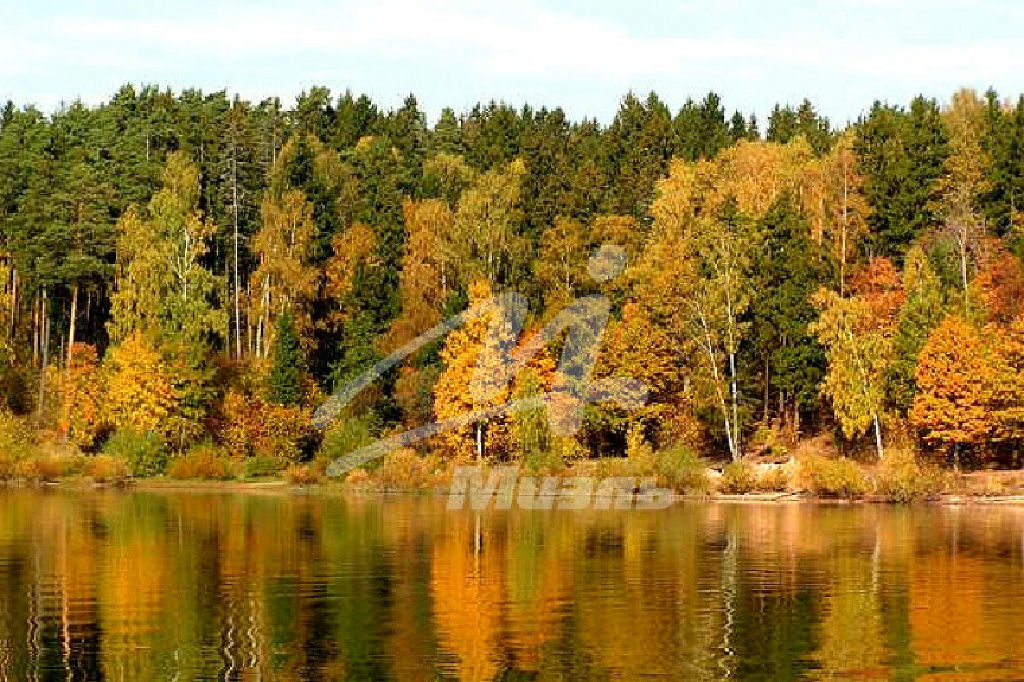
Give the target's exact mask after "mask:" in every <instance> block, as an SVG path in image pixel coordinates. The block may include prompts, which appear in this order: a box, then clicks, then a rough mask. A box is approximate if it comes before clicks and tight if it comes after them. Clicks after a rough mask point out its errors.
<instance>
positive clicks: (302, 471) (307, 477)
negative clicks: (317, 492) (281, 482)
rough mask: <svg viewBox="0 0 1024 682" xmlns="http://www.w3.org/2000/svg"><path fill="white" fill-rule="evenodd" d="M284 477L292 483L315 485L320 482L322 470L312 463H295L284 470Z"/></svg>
mask: <svg viewBox="0 0 1024 682" xmlns="http://www.w3.org/2000/svg"><path fill="white" fill-rule="evenodd" d="M284 477H285V479H286V480H287V481H288V482H289V483H291V484H292V485H313V484H314V483H319V482H320V472H319V471H318V470H317V468H316V467H315V466H313V465H311V464H293V465H292V466H290V467H288V470H287V471H285V472H284Z"/></svg>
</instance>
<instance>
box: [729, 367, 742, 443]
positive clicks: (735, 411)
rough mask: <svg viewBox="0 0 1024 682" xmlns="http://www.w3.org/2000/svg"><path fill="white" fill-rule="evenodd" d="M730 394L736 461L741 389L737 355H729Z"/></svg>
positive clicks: (738, 440)
mask: <svg viewBox="0 0 1024 682" xmlns="http://www.w3.org/2000/svg"><path fill="white" fill-rule="evenodd" d="M729 375H730V376H729V393H730V395H731V398H732V428H733V438H732V441H733V447H735V448H736V459H739V457H740V418H739V389H738V388H737V386H736V353H729Z"/></svg>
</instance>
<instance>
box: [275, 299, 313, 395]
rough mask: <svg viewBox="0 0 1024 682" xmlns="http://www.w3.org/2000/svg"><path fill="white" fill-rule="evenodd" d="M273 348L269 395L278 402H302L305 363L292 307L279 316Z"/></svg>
mask: <svg viewBox="0 0 1024 682" xmlns="http://www.w3.org/2000/svg"><path fill="white" fill-rule="evenodd" d="M273 351H274V352H273V356H274V365H273V367H272V368H271V370H270V377H269V378H268V381H267V384H268V385H267V399H268V400H270V402H272V403H275V404H277V405H300V404H302V401H303V398H304V395H303V390H302V372H303V364H304V363H303V360H302V348H300V347H299V335H298V334H297V333H296V332H295V319H294V318H293V317H292V313H291V311H286V312H285V313H283V314H282V315H279V316H278V318H277V325H276V334H275V337H274V348H273Z"/></svg>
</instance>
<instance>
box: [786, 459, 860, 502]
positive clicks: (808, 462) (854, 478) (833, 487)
mask: <svg viewBox="0 0 1024 682" xmlns="http://www.w3.org/2000/svg"><path fill="white" fill-rule="evenodd" d="M799 479H800V482H801V485H802V487H804V488H805V489H806V490H808V491H810V492H812V493H815V494H816V495H822V496H827V497H855V496H858V495H863V494H865V493H867V492H868V490H869V485H868V479H867V477H866V476H865V475H864V471H863V470H862V469H861V467H860V465H858V464H857V463H856V462H854V461H853V460H852V459H847V458H846V457H839V458H836V459H830V458H828V457H821V456H820V455H808V456H806V457H804V458H803V459H801V460H800V470H799Z"/></svg>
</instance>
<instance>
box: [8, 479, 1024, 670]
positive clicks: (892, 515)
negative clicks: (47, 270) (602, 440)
mask: <svg viewBox="0 0 1024 682" xmlns="http://www.w3.org/2000/svg"><path fill="white" fill-rule="evenodd" d="M1022 531H1024V510H1017V509H1013V508H982V509H967V508H963V509H956V508H895V507H881V506H878V507H876V506H842V505H838V506H832V507H829V506H810V505H722V504H718V505H715V504H710V505H698V504H689V505H681V506H677V507H675V508H673V509H670V510H666V511H661V512H646V511H633V512H616V511H610V512H583V513H580V512H541V511H533V512H525V511H508V512H489V513H484V514H479V513H476V512H472V511H468V510H467V511H462V512H449V511H447V510H445V508H444V504H443V502H441V501H438V500H433V499H423V498H394V499H386V500H382V499H378V498H358V497H317V496H301V495H287V494H266V495H261V494H236V495H232V494H223V495H222V494H198V493H194V494H186V493H180V494H177V493H168V494H163V493H149V492H134V493H120V492H112V491H111V492H72V491H59V492H39V491H19V490H8V491H3V492H0V680H24V679H38V680H44V679H62V680H66V679H72V680H74V679H81V680H85V679H90V680H91V679H98V678H105V679H113V680H158V679H178V680H191V679H210V680H213V679H217V680H224V679H228V680H300V679H302V680H305V679H309V680H321V679H396V680H424V679H434V678H438V677H442V678H451V679H463V680H490V679H574V680H575V679H633V678H639V677H646V676H663V677H666V678H669V679H708V680H718V679H726V678H735V679H742V680H752V679H754V680H756V679H765V680H769V679H770V680H784V679H823V680H824V679H850V678H857V679H863V678H868V679H870V678H875V679H905V680H910V679H943V680H981V679H985V680H993V679H1005V680H1012V679H1022V678H1024V629H1022V627H1021V626H1022V625H1024V599H1022V597H1024V563H1022V543H1024V534H1022Z"/></svg>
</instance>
